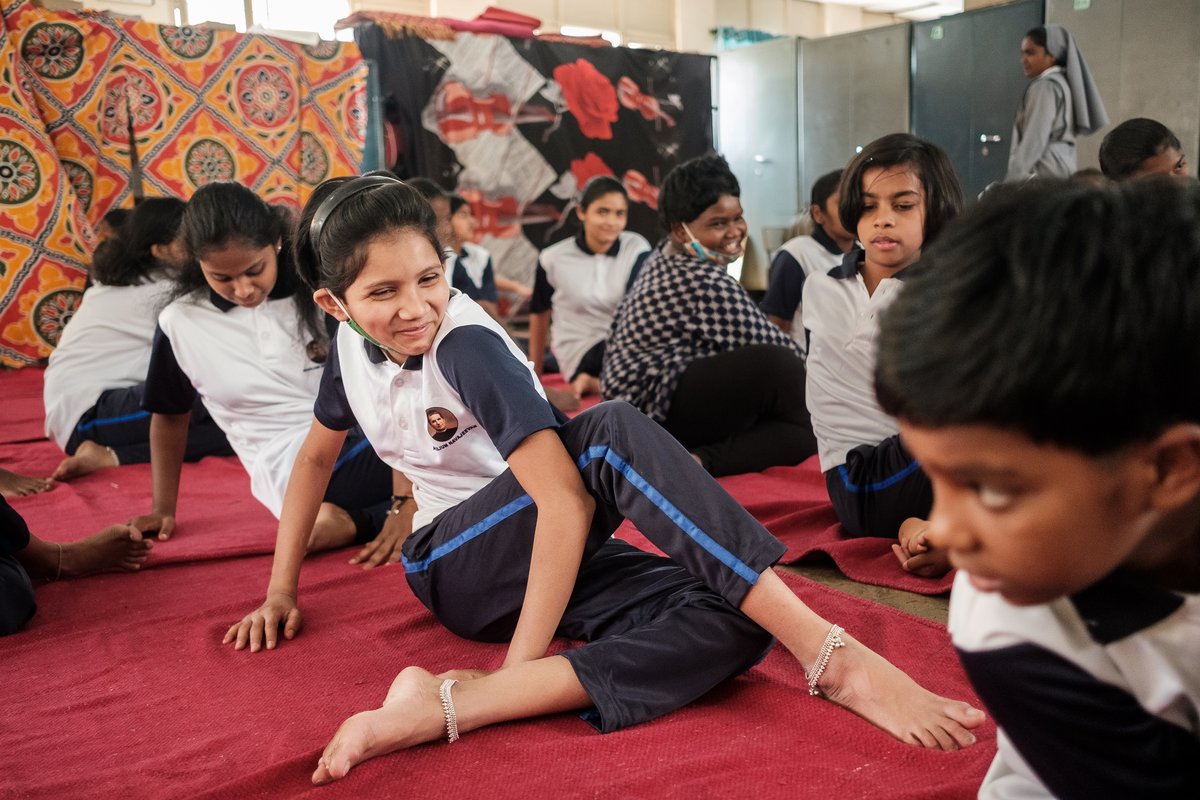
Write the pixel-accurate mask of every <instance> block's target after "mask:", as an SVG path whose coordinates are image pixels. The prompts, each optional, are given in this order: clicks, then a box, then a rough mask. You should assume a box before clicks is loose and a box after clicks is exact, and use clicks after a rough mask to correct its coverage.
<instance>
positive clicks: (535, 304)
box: [529, 261, 554, 314]
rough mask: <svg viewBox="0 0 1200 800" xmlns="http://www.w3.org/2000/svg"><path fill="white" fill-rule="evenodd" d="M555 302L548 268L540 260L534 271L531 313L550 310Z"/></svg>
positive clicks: (530, 302) (530, 304)
mask: <svg viewBox="0 0 1200 800" xmlns="http://www.w3.org/2000/svg"><path fill="white" fill-rule="evenodd" d="M553 302H554V287H553V286H551V285H550V279H549V278H548V277H547V276H546V270H545V269H544V268H543V267H542V262H541V261H539V262H538V265H537V269H536V270H535V271H534V273H533V296H532V297H530V298H529V313H530V314H541V313H542V312H543V311H549V310H550V309H551V308H553Z"/></svg>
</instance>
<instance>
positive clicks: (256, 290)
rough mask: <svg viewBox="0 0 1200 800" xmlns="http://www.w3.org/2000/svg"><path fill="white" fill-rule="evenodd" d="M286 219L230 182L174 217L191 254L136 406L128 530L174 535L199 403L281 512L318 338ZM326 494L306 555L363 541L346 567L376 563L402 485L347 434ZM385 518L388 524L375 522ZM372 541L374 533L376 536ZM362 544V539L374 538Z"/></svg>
mask: <svg viewBox="0 0 1200 800" xmlns="http://www.w3.org/2000/svg"><path fill="white" fill-rule="evenodd" d="M289 222H290V220H289V219H287V218H286V212H283V211H281V210H278V209H272V208H271V207H270V206H268V205H267V204H266V203H265V202H263V201H262V200H261V199H259V198H258V197H257V196H256V195H255V194H254V193H253V192H251V191H250V190H249V189H247V188H246V187H244V186H242V185H241V184H237V183H212V184H208V185H206V186H204V187H202V188H200V189H199V190H198V191H197V192H196V194H195V195H194V196H193V197H192V199H191V201H190V202H189V203H188V207H187V211H186V213H185V214H184V217H183V233H184V240H185V242H186V244H187V249H188V251H189V253H190V254H191V256H192V257H193V260H192V262H191V263H190V264H189V265H188V266H187V267H186V268H185V269H184V270H183V272H182V273H181V274H180V277H179V279H178V281H177V283H176V288H175V292H174V295H175V299H174V300H173V301H172V302H171V303H170V304H169V305H167V307H166V308H165V309H163V311H162V313H161V314H160V315H159V317H158V330H157V331H156V332H155V337H154V349H153V352H152V354H151V357H150V369H149V372H148V374H147V376H146V392H145V406H146V408H147V409H148V410H149V411H151V412H152V413H153V418H152V420H151V423H150V450H151V458H152V464H153V467H152V474H153V479H154V507H153V510H152V511H151V512H150V513H149V514H147V515H145V516H141V517H138V518H136V519H135V520H133V521H132V523H133V524H134V525H135V526H136V527H137V528H138V530H141V531H158V532H159V535H158V538H159V539H167V538H170V536H171V534H172V532H173V530H174V528H175V511H176V502H177V499H178V495H179V479H180V472H181V464H182V461H183V453H184V445H185V442H186V438H187V428H188V419H189V417H190V416H191V413H192V407H193V405H194V404H195V402H196V397H197V395H199V397H200V399H201V400H202V401H203V403H204V406H205V407H206V408H207V409H208V410H209V411H210V412H211V413H212V417H213V419H214V420H216V422H217V424H218V425H219V426H220V427H221V429H222V430H223V431H225V433H226V435H227V436H228V437H229V443H230V444H231V445H232V446H233V449H234V452H236V453H237V456H238V458H239V459H241V462H242V465H243V466H244V467H245V468H246V472H248V473H249V474H250V491H251V492H252V493H253V494H254V497H255V498H256V499H257V500H258V501H259V502H261V503H262V504H263V505H265V506H266V507H267V508H268V509H269V510H270V511H271V513H272V514H275V515H276V516H279V512H280V509H281V507H282V505H283V490H284V485H285V483H286V480H287V475H288V474H289V473H290V472H291V469H292V462H293V461H294V460H295V458H296V453H297V452H298V451H299V450H300V444H301V442H303V440H304V434H305V431H306V430H307V428H308V420H309V418H310V417H311V415H312V404H313V399H314V398H315V397H316V395H317V386H318V384H319V382H320V380H321V370H322V368H323V366H324V362H325V354H326V350H327V344H328V334H327V333H326V331H325V326H324V324H323V322H322V320H323V317H324V315H323V314H322V313H321V311H320V310H319V309H318V308H317V307H316V306H315V305H314V304H313V302H312V298H311V296H310V295H309V293H307V292H305V291H296V290H295V289H296V279H295V271H294V269H292V268H291V261H290V257H289V256H290V248H289V246H288V245H289V242H288V237H287V236H285V231H286V229H287V227H288V223H289ZM335 459H336V461H337V463H336V466H335V468H334V470H333V478H332V480H331V481H329V484H328V487H326V488H325V489H324V490H323V491H322V492H319V493H318V494H317V495H316V496H315V497H314V498H313V499H314V501H315V502H318V503H321V507H320V513H318V514H316V515H315V520H310V521H309V526H308V529H307V530H306V531H305V535H304V539H303V541H302V545H307V547H308V549H309V550H325V549H331V548H334V547H344V546H345V545H348V544H350V543H351V542H357V543H360V544H366V543H368V542H371V545H370V546H368V547H366V548H364V549H363V551H360V553H359V554H358V556H356V558H355V559H353V560H352V563H354V562H356V561H360V560H364V559H372V560H371V561H370V562H369V564H368V565H370V563H380V562H381V561H382V560H384V559H390V558H391V557H392V555H393V552H394V553H395V556H396V558H397V559H398V558H399V552H398V550H396V548H395V545H396V543H397V542H398V541H399V538H400V534H401V532H402V531H404V532H406V531H407V519H404V520H401V517H402V516H403V514H402V513H392V514H389V513H388V512H389V510H391V511H395V512H402V509H400V508H399V505H400V504H399V503H394V502H391V501H390V500H389V498H390V497H391V496H392V495H393V493H395V494H405V493H404V492H401V491H396V489H397V488H402V486H407V481H406V480H405V479H403V478H402V477H401V476H396V477H395V483H394V482H393V475H392V470H391V469H390V468H389V467H388V466H387V465H386V464H384V463H383V462H382V461H380V460H379V459H378V458H377V457H376V456H375V454H374V453H373V452H372V451H371V448H370V446H369V445H368V444H367V443H366V441H365V440H364V439H363V437H362V434H361V433H360V432H358V431H354V432H353V435H351V436H350V437H347V439H346V441H345V446H344V447H343V448H342V449H341V450H340V451H339V452H338V453H335ZM385 520H386V523H387V524H386V525H385V524H384V523H385ZM377 533H378V536H376V534H377ZM373 537H374V540H373V541H372V539H373Z"/></svg>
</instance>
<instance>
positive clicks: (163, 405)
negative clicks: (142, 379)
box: [142, 327, 196, 414]
mask: <svg viewBox="0 0 1200 800" xmlns="http://www.w3.org/2000/svg"><path fill="white" fill-rule="evenodd" d="M195 404H196V388H195V387H194V386H192V381H191V379H190V378H188V376H187V375H186V374H185V373H184V371H183V369H182V368H181V367H180V366H179V361H178V360H176V358H175V349H174V348H173V347H172V346H171V340H170V339H169V338H167V334H166V333H164V332H163V329H162V328H160V327H156V328H155V329H154V343H153V344H152V345H151V346H150V366H149V367H148V368H147V370H146V387H145V389H144V390H143V392H142V408H144V409H146V410H147V411H149V412H150V413H152V414H186V413H189V412H190V411H191V410H192V406H194V405H195Z"/></svg>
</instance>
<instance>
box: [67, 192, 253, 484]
mask: <svg viewBox="0 0 1200 800" xmlns="http://www.w3.org/2000/svg"><path fill="white" fill-rule="evenodd" d="M184 207H185V204H184V202H183V201H182V200H179V199H177V198H174V197H153V198H148V199H146V200H143V201H142V202H141V203H139V204H138V206H137V208H135V209H134V210H133V212H132V213H131V214H130V215H129V218H128V219H127V220H126V222H125V225H124V226H123V228H122V232H121V234H120V236H118V237H114V238H111V239H109V240H107V241H105V242H103V243H102V244H101V245H100V247H98V248H97V249H96V255H95V257H94V259H93V262H92V274H91V277H92V280H93V283H92V285H91V286H90V287H88V290H87V291H86V292H84V294H83V302H82V303H81V304H80V306H79V310H78V311H76V312H75V316H73V317H72V318H71V321H70V323H68V324H67V327H66V328H65V329H64V330H63V335H62V338H61V339H60V340H59V342H58V346H57V347H56V348H55V349H54V352H53V353H51V354H50V363H49V365H48V366H47V367H46V376H45V387H44V391H43V394H44V398H45V406H46V436H48V437H49V438H50V439H52V440H53V441H54V443H55V444H57V445H58V446H59V447H61V448H62V449H63V450H64V451H66V453H67V458H65V459H63V461H62V463H60V464H59V465H58V468H57V469H56V470H55V471H54V474H53V476H52V477H53V478H54V479H55V480H60V481H66V480H71V479H72V478H78V477H81V476H83V475H87V474H89V473H91V472H94V471H96V470H97V469H101V468H103V467H115V466H117V465H118V464H144V463H146V462H147V461H149V460H150V414H149V412H147V411H145V410H143V409H142V384H143V382H144V381H145V380H146V368H147V366H148V365H149V364H150V345H151V343H152V342H153V340H154V327H155V319H156V318H157V316H158V312H159V310H160V309H161V308H162V306H163V305H164V304H165V303H166V300H167V296H168V294H169V293H170V290H171V284H172V279H173V278H174V277H175V275H176V274H178V272H179V270H180V269H181V268H182V267H183V265H184V263H185V262H186V261H187V252H186V250H185V249H184V246H183V240H182V237H181V236H180V234H179V222H180V220H181V219H182V218H183V210H184ZM194 412H195V413H193V415H192V420H191V426H190V427H189V428H188V430H187V444H186V448H185V450H184V459H185V460H187V461H198V460H199V459H201V458H203V457H204V456H207V455H229V454H230V453H231V451H230V449H229V443H228V442H227V441H226V440H225V434H223V433H222V432H221V429H220V428H218V427H217V425H216V423H214V422H213V421H212V418H211V417H209V416H208V413H207V412H206V411H205V410H204V407H203V406H200V405H199V404H197V407H196V408H195V409H194Z"/></svg>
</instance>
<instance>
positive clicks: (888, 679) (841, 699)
mask: <svg viewBox="0 0 1200 800" xmlns="http://www.w3.org/2000/svg"><path fill="white" fill-rule="evenodd" d="M842 640H843V641H844V642H845V644H846V646H845V647H840V648H837V649H835V650H834V651H833V655H832V656H831V657H830V659H829V663H828V666H827V667H826V669H825V672H824V673H823V674H822V675H821V680H820V682H819V683H818V688H820V690H821V692H822V694H824V696H825V697H826V698H828V699H829V700H830V701H832V702H834V703H836V704H838V705H840V706H842V707H843V708H846V709H848V710H850V711H853V712H854V713H855V714H857V715H858V716H860V717H862V718H863V719H865V720H867V721H868V722H870V723H871V724H873V725H875V726H877V727H879V728H882V729H883V730H885V731H887V732H888V733H890V734H891V735H892V736H895V737H896V738H897V739H899V740H900V741H902V742H906V743H908V744H913V745H917V746H919V747H928V748H931V749H940V750H958V749H959V748H962V747H967V746H969V745H972V744H974V743H975V735H974V734H972V733H971V731H970V729H971V728H975V727H977V726H979V725H980V724H982V723H983V721H984V719H985V717H984V714H983V712H982V711H979V710H978V709H976V708H972V707H971V706H970V705H968V704H967V703H963V702H961V701H958V700H950V699H949V698H946V697H940V696H938V695H936V694H934V693H933V692H930V691H928V690H927V689H924V688H922V687H921V686H919V685H918V684H917V683H916V682H915V681H914V680H913V679H912V678H910V677H908V675H906V674H904V673H903V672H901V671H900V670H899V669H898V668H897V667H895V666H893V665H892V664H891V663H890V662H888V661H887V660H886V659H884V658H883V657H882V656H880V655H879V654H878V653H876V652H874V651H873V650H871V649H870V648H868V647H867V646H865V645H863V644H862V643H861V642H859V641H857V640H856V639H854V638H853V637H852V636H850V635H849V634H847V633H845V632H843V633H842Z"/></svg>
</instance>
